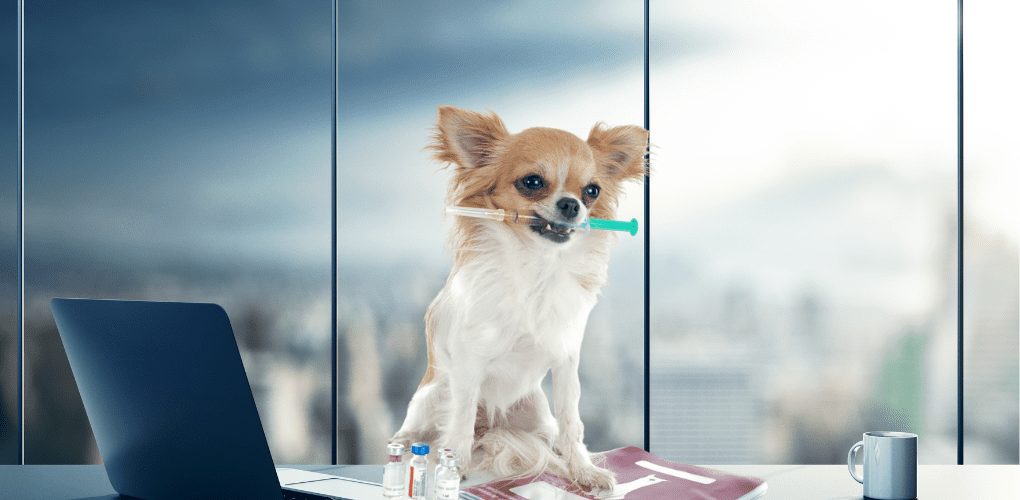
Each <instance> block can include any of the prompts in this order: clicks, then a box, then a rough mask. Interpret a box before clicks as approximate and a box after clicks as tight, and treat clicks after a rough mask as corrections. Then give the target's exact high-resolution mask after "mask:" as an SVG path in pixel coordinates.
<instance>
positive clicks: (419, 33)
mask: <svg viewBox="0 0 1020 500" xmlns="http://www.w3.org/2000/svg"><path fill="white" fill-rule="evenodd" d="M339 19H340V28H339V37H340V42H339V47H340V69H339V71H340V103H339V115H340V118H339V141H340V142H339V167H338V168H339V173H338V189H339V195H338V199H339V202H338V203H339V206H338V210H339V235H340V236H339V247H338V253H339V259H338V262H339V290H338V300H339V306H338V307H339V326H338V328H339V334H338V342H339V345H340V360H339V363H338V364H339V369H340V374H341V375H340V380H341V383H340V392H341V398H340V401H341V408H340V417H339V418H340V424H339V425H340V435H341V437H340V441H341V450H340V456H339V461H340V462H341V463H344V462H350V463H379V462H380V461H382V460H383V459H384V451H385V448H384V446H383V444H384V443H385V442H386V440H387V439H388V438H389V437H390V436H392V435H393V433H394V432H395V431H396V430H397V428H398V427H399V426H400V424H401V422H402V421H403V418H404V415H405V411H406V409H407V403H408V401H409V399H410V397H411V395H412V393H413V391H414V390H415V388H416V387H417V386H418V382H419V380H420V379H421V376H422V374H423V372H424V371H425V364H426V361H425V356H426V355H425V350H426V348H425V344H424V321H423V316H424V314H425V310H426V307H427V306H428V305H429V302H430V301H431V300H432V298H433V297H435V295H436V293H437V292H439V290H440V289H441V288H442V286H443V283H444V281H445V278H446V274H447V272H448V271H449V269H450V265H451V258H450V251H449V249H448V248H447V244H446V233H447V230H448V229H449V227H450V224H449V221H448V220H444V217H443V206H444V203H445V199H446V187H447V182H448V180H449V176H450V172H449V171H448V170H441V169H439V164H438V163H436V162H435V161H434V160H432V159H431V158H430V154H429V152H428V151H425V150H424V149H423V148H424V147H425V146H426V145H427V144H428V142H429V138H430V135H431V133H432V130H431V129H432V127H433V125H434V122H435V118H436V108H437V106H438V105H442V104H451V105H456V106H459V107H463V108H468V109H473V110H479V111H486V110H491V111H494V112H496V113H498V114H499V115H500V116H501V117H502V119H503V120H504V121H505V123H506V125H507V127H508V128H509V129H510V131H511V132H517V131H520V130H522V129H525V128H528V127H533V126H548V127H555V128H561V129H565V130H568V131H570V132H572V133H574V134H576V135H578V136H580V137H582V138H585V137H587V134H588V131H589V129H590V128H591V127H592V125H593V124H594V123H595V122H597V121H605V122H607V123H609V124H611V125H624V124H637V125H640V124H641V123H642V118H643V114H642V113H643V111H642V102H643V97H642V96H643V94H642V77H641V75H642V70H641V68H642V29H643V20H642V3H641V2H639V1H636V0H635V1H629V2H617V1H604V2H598V3H597V4H593V3H592V2H580V1H574V2H538V1H527V2H513V3H485V2H483V3H479V2H468V1H460V2H429V3H428V4H427V5H426V4H420V5H419V4H417V3H401V4H396V3H390V2H372V1H359V2H342V3H341V5H340V13H339ZM623 198H624V201H623V203H622V205H621V206H620V208H619V210H618V214H619V216H620V217H621V218H628V219H629V218H631V217H637V218H641V213H642V207H643V191H642V188H641V186H640V185H638V184H634V185H632V186H631V187H630V189H628V190H627V192H626V193H625V195H624V197H623ZM642 224H643V222H642ZM642 241H643V240H642V238H641V237H640V235H639V236H638V237H633V238H632V237H630V236H621V237H620V238H619V239H618V241H617V243H616V245H615V248H614V249H613V255H612V261H611V263H610V265H609V281H608V285H607V286H606V288H605V289H604V293H603V295H602V297H601V298H600V300H599V303H598V305H597V306H596V307H595V310H594V312H593V313H592V315H591V317H590V320H589V321H588V326H587V334H586V337H585V341H584V347H583V352H582V355H581V380H582V391H581V392H582V396H581V413H582V420H583V421H584V423H585V437H586V441H587V443H588V444H589V447H590V448H592V449H596V450H599V449H608V448H612V447H617V446H623V445H626V444H640V443H641V441H642V423H641V422H642V417H643V413H642V399H641V398H642V394H641V390H640V388H641V379H642V368H643V367H642V353H643V350H642V344H643V341H642V331H643V329H642V327H643V325H642V322H643V319H642V305H643V302H642V301H643V299H642V297H643V291H642V287H643V282H642V281H643V278H642V254H643V242H642Z"/></svg>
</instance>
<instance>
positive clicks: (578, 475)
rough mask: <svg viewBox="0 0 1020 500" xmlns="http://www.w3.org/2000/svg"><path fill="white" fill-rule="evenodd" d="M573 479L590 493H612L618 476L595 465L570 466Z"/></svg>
mask: <svg viewBox="0 0 1020 500" xmlns="http://www.w3.org/2000/svg"><path fill="white" fill-rule="evenodd" d="M570 476H571V479H572V480H573V481H574V482H576V483H577V484H578V486H580V487H582V488H584V489H586V490H588V491H603V492H610V491H613V488H615V487H616V475H615V474H613V472H612V471H609V470H606V469H603V468H602V467H599V466H597V465H594V464H577V465H571V466H570Z"/></svg>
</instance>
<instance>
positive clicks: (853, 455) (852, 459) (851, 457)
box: [846, 441, 864, 484]
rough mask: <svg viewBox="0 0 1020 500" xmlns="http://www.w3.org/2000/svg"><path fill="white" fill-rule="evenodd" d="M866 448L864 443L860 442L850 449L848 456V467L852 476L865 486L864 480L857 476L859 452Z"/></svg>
mask: <svg viewBox="0 0 1020 500" xmlns="http://www.w3.org/2000/svg"><path fill="white" fill-rule="evenodd" d="M859 448H864V441H858V442H857V444H855V445H853V446H852V447H850V452H849V453H847V454H846V466H847V468H848V469H850V476H851V477H853V478H854V479H855V480H856V481H857V482H858V483H861V484H864V478H863V477H860V476H858V475H857V469H856V467H855V466H856V465H857V463H856V462H857V450H858V449H859Z"/></svg>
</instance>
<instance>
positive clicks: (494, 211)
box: [446, 207, 506, 222]
mask: <svg viewBox="0 0 1020 500" xmlns="http://www.w3.org/2000/svg"><path fill="white" fill-rule="evenodd" d="M446 215H459V216H461V217H474V218H476V219H489V220H494V221H499V222H503V219H506V211H505V210H503V209H502V208H474V207H446Z"/></svg>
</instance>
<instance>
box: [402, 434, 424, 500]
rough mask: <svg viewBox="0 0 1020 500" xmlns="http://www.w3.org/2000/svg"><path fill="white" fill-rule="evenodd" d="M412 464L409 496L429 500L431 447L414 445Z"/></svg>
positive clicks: (409, 469) (421, 444)
mask: <svg viewBox="0 0 1020 500" xmlns="http://www.w3.org/2000/svg"><path fill="white" fill-rule="evenodd" d="M411 454H412V455H413V456H412V457H411V463H410V464H409V466H408V474H407V475H408V476H409V477H408V481H407V496H409V497H411V498H414V499H418V500H428V491H429V490H428V486H429V482H428V476H429V457H428V454H429V445H428V443H414V444H412V445H411Z"/></svg>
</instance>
